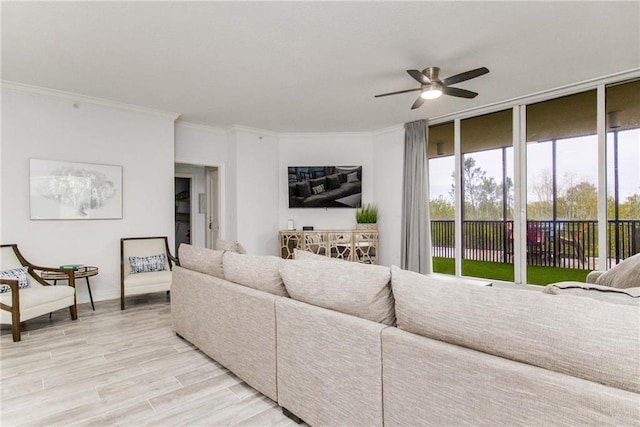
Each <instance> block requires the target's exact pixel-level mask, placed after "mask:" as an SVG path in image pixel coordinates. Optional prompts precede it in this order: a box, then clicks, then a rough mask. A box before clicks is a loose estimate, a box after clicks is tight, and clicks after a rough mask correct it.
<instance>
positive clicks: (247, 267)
mask: <svg viewBox="0 0 640 427" xmlns="http://www.w3.org/2000/svg"><path fill="white" fill-rule="evenodd" d="M283 262H284V260H283V259H282V258H279V257H275V256H268V255H241V254H237V253H235V252H225V253H224V255H223V256H222V268H223V270H224V279H225V280H228V281H230V282H234V283H237V284H239V285H242V286H247V287H249V288H253V289H257V290H259V291H263V292H269V293H270V294H274V295H279V296H288V294H287V290H286V289H285V287H284V284H283V283H282V278H281V277H280V264H282V263H283Z"/></svg>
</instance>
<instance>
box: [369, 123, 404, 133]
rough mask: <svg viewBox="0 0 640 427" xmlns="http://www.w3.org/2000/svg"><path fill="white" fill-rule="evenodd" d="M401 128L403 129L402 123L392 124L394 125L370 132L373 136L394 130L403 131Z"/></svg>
mask: <svg viewBox="0 0 640 427" xmlns="http://www.w3.org/2000/svg"><path fill="white" fill-rule="evenodd" d="M403 130H404V123H403V124H401V125H394V126H389V127H386V128H382V129H378V130H375V131H373V132H372V134H373V136H382V135H386V134H388V133H394V132H398V131H403Z"/></svg>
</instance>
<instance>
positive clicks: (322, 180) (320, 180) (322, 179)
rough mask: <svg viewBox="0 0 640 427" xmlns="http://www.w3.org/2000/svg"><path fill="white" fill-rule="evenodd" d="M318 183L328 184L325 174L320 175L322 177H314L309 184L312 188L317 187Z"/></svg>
mask: <svg viewBox="0 0 640 427" xmlns="http://www.w3.org/2000/svg"><path fill="white" fill-rule="evenodd" d="M318 185H323V186H326V185H327V178H326V177H324V176H323V177H320V178H314V179H310V180H309V186H310V187H311V188H313V187H317V186H318Z"/></svg>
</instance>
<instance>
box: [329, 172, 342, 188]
mask: <svg viewBox="0 0 640 427" xmlns="http://www.w3.org/2000/svg"><path fill="white" fill-rule="evenodd" d="M336 188H340V177H339V174H337V173H335V174H333V175H329V176H327V190H335V189H336Z"/></svg>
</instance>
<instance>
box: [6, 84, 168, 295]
mask: <svg viewBox="0 0 640 427" xmlns="http://www.w3.org/2000/svg"><path fill="white" fill-rule="evenodd" d="M42 93H43V94H38V93H33V91H31V92H29V91H22V90H19V89H16V88H15V87H12V86H11V85H6V84H3V89H2V145H1V151H2V158H1V163H2V168H1V178H2V182H1V189H2V190H1V194H2V200H3V203H2V211H1V218H0V222H1V223H2V227H1V231H2V235H0V240H1V241H2V242H3V243H17V244H18V246H19V248H20V249H21V251H22V252H23V254H24V255H25V256H26V257H27V259H28V260H30V261H32V262H34V263H37V264H40V265H50V266H58V265H61V264H69V263H82V264H86V265H96V266H98V267H99V268H100V274H99V275H98V276H96V277H94V278H92V279H91V283H92V291H93V297H94V300H103V299H111V298H119V296H120V246H119V245H120V238H121V237H131V236H150V235H166V236H169V240H170V244H171V245H172V244H173V234H174V233H173V230H174V223H173V209H174V207H173V204H174V200H173V199H174V195H173V186H174V182H173V169H174V119H175V115H170V114H156V113H152V112H148V113H145V112H142V110H143V109H141V108H136V111H134V110H133V109H125V108H122V106H119V107H118V106H116V105H115V104H114V105H111V104H109V103H106V102H102V103H94V102H92V101H91V100H89V99H88V98H82V97H78V98H77V100H74V99H72V98H70V97H68V96H60V97H59V96H54V95H53V94H52V93H51V92H48V91H42ZM32 158H37V159H45V160H64V161H73V162H86V163H100V164H109V165H120V166H122V168H123V218H122V219H118V220H56V221H50V220H38V221H32V220H30V214H29V159H32ZM77 293H78V302H87V301H88V293H87V287H86V285H85V283H84V280H83V281H81V282H79V284H78V291H77Z"/></svg>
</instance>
